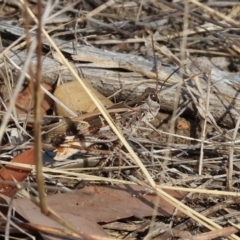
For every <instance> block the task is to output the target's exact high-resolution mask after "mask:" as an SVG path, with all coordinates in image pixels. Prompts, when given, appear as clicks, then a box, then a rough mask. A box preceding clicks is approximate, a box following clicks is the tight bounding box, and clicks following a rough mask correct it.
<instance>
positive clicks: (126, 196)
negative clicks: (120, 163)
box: [15, 185, 183, 222]
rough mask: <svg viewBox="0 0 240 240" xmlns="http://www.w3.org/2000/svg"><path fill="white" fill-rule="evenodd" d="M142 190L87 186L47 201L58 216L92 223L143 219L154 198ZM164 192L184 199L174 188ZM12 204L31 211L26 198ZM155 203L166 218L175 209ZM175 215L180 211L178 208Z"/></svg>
mask: <svg viewBox="0 0 240 240" xmlns="http://www.w3.org/2000/svg"><path fill="white" fill-rule="evenodd" d="M145 190H146V189H145V188H144V187H141V186H135V185H117V186H108V187H104V186H89V187H85V188H83V189H81V190H77V191H75V192H74V193H62V194H56V195H52V196H48V197H47V202H48V204H49V206H50V207H51V208H53V209H54V210H55V211H56V212H57V213H59V214H60V215H62V214H65V213H68V214H72V215H74V216H81V217H82V218H83V219H88V220H89V221H93V222H110V221H115V220H117V219H122V218H128V217H131V216H135V217H138V218H143V217H146V216H151V215H152V214H153V209H154V204H155V202H156V199H157V197H156V195H155V194H147V195H146V196H142V193H144V192H145ZM167 192H168V193H169V194H171V195H172V196H173V197H175V198H177V199H182V198H183V195H181V194H178V193H177V192H175V191H167ZM135 195H136V197H134V196H135ZM15 203H16V204H17V205H18V206H21V208H22V209H24V210H25V211H31V212H32V211H33V209H31V208H30V205H29V200H26V199H16V200H15ZM158 205H159V207H158V211H157V215H158V216H166V217H169V216H171V215H172V214H173V212H174V209H175V208H174V207H173V206H171V205H170V204H169V203H168V202H166V201H165V200H163V199H162V198H159V204H158ZM35 209H36V207H35ZM17 211H18V208H17ZM26 214H27V213H26ZM30 215H34V214H33V213H32V214H30ZM176 216H183V214H182V213H181V212H179V211H178V212H177V214H176Z"/></svg>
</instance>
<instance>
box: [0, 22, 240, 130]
mask: <svg viewBox="0 0 240 240" xmlns="http://www.w3.org/2000/svg"><path fill="white" fill-rule="evenodd" d="M0 32H1V34H2V37H4V38H6V37H12V36H15V37H20V36H22V35H23V34H24V29H23V28H19V27H16V26H13V25H12V24H11V23H10V22H6V21H0ZM32 36H34V33H32ZM54 41H55V42H56V44H57V45H58V46H59V48H60V49H61V51H62V52H63V53H64V54H65V55H66V57H68V58H69V59H70V61H71V63H72V64H73V66H75V68H76V69H77V68H78V69H81V72H82V73H83V76H84V78H86V79H88V80H89V81H90V82H91V84H92V85H93V86H94V87H95V88H96V89H98V90H99V91H100V92H101V93H103V94H105V95H106V96H109V95H112V94H114V93H115V92H117V91H119V89H121V91H120V92H119V93H118V94H117V95H116V97H117V98H118V99H126V98H128V99H133V98H135V97H136V96H138V95H140V94H141V93H142V92H143V91H144V89H146V88H147V87H156V86H158V87H157V88H158V89H159V88H160V86H161V84H162V83H163V82H164V81H165V80H166V79H167V78H168V77H169V76H170V75H171V73H172V72H173V71H174V70H175V69H176V67H174V66H171V65H164V64H161V63H160V62H159V61H158V62H157V64H158V67H157V69H158V80H156V73H155V71H154V69H155V68H156V67H155V63H154V61H153V60H149V59H145V58H143V57H139V56H135V55H130V54H121V53H115V52H110V51H105V50H101V49H97V48H94V47H91V46H84V45H80V44H77V46H76V48H75V49H73V47H72V46H73V44H72V42H69V41H68V42H66V41H62V40H59V39H54ZM44 46H45V47H46V48H49V47H50V46H49V44H48V42H46V41H45V42H44ZM49 49H50V48H49ZM75 51H76V52H77V54H75ZM8 56H9V57H11V59H12V60H13V61H14V62H15V63H17V64H18V65H19V66H21V65H22V64H23V63H24V60H25V58H26V51H14V52H9V53H8ZM32 65H33V66H35V65H36V56H35V57H34V58H33V59H32ZM11 67H12V66H11ZM1 68H4V67H3V63H1ZM181 71H183V70H181ZM59 76H61V79H62V80H63V81H71V80H74V79H73V78H72V75H71V73H70V72H69V70H68V69H67V68H66V67H65V66H63V65H61V63H59V62H58V61H57V60H54V59H52V58H49V57H43V82H46V83H50V84H54V83H55V82H56V80H57V79H58V77H59ZM181 76H184V77H181ZM16 77H17V74H16ZM208 81H209V85H210V91H209V107H208V112H209V114H208V117H210V119H211V122H214V121H216V122H217V124H223V125H225V126H228V127H234V126H235V124H236V121H237V118H238V117H239V112H240V96H239V89H240V76H239V75H237V74H235V75H234V74H230V73H226V72H223V71H220V70H218V69H217V68H214V69H211V71H210V72H209V73H204V72H191V74H190V75H186V74H183V72H180V71H178V73H174V74H173V75H172V76H171V77H170V78H169V79H168V81H167V83H165V84H164V87H163V90H162V91H161V92H160V93H159V97H160V99H161V109H162V110H164V111H172V110H173V105H174V101H175V97H176V91H177V88H178V86H180V103H179V104H180V105H184V104H187V109H189V110H191V111H196V109H197V110H198V112H199V113H200V115H202V117H205V115H206V113H205V111H206V104H207V89H208ZM214 119H215V120H214Z"/></svg>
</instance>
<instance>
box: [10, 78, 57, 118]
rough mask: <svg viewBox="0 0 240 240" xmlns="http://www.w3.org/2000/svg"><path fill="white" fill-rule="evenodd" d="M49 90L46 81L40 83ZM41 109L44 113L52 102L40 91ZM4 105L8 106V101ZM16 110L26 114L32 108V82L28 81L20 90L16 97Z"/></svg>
mask: <svg viewBox="0 0 240 240" xmlns="http://www.w3.org/2000/svg"><path fill="white" fill-rule="evenodd" d="M42 86H43V87H45V88H46V89H47V90H48V91H49V92H51V91H52V87H51V86H50V85H48V84H46V83H43V84H42ZM41 99H42V100H41V111H42V114H45V113H46V111H47V110H49V109H50V108H51V106H52V104H53V100H52V99H51V98H50V97H49V96H48V95H46V94H45V93H44V92H43V91H41ZM6 106H7V107H8V106H9V101H8V102H7V103H6ZM15 106H16V111H17V114H27V113H29V112H31V111H32V110H33V87H32V82H30V83H29V85H28V87H27V88H26V89H24V90H23V91H22V92H20V93H19V94H18V96H17V99H16V103H15Z"/></svg>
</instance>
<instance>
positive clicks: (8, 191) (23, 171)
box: [0, 149, 35, 197]
mask: <svg viewBox="0 0 240 240" xmlns="http://www.w3.org/2000/svg"><path fill="white" fill-rule="evenodd" d="M11 162H16V163H25V164H32V165H34V164H35V161H34V149H30V150H27V151H25V152H23V153H21V154H19V155H18V156H16V157H15V158H13V159H12V160H11ZM30 172H31V169H29V168H24V167H18V166H12V165H8V164H7V165H5V166H3V167H2V168H1V169H0V180H1V181H13V182H14V181H17V182H22V181H24V180H25V179H26V178H27V176H28V175H29V174H30ZM16 191H17V187H14V186H9V185H5V184H0V192H1V193H3V194H4V195H6V196H9V197H11V196H13V195H14V194H15V192H16Z"/></svg>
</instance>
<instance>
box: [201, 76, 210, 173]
mask: <svg viewBox="0 0 240 240" xmlns="http://www.w3.org/2000/svg"><path fill="white" fill-rule="evenodd" d="M209 78H210V74H209V77H208V79H207V83H208V84H207V101H206V111H205V118H204V124H203V130H202V137H201V138H202V141H201V148H200V159H199V167H198V174H199V175H202V167H203V150H204V142H205V137H206V127H207V120H208V112H209V99H210V79H209Z"/></svg>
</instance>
